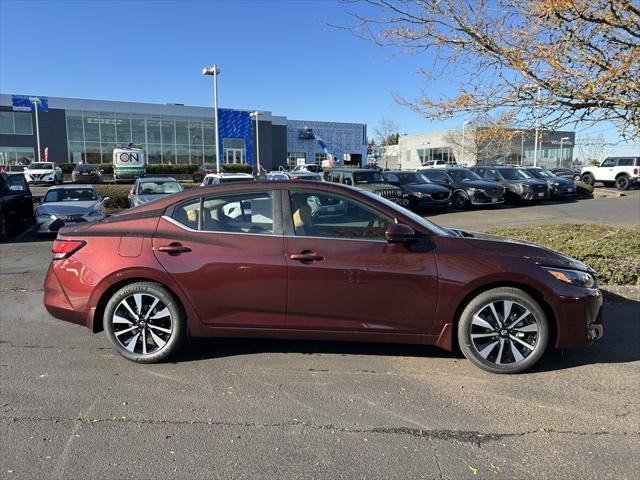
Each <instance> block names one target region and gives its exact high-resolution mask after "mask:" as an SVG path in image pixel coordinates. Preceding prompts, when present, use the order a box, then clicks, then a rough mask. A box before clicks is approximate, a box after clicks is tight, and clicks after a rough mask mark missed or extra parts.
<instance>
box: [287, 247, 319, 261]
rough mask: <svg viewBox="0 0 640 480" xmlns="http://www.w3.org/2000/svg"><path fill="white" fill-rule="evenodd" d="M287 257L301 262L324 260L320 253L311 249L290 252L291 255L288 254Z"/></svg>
mask: <svg viewBox="0 0 640 480" xmlns="http://www.w3.org/2000/svg"><path fill="white" fill-rule="evenodd" d="M289 258H290V259H291V260H298V261H299V262H302V263H305V262H319V261H321V260H324V257H323V256H322V255H318V254H317V253H316V252H314V251H311V250H304V251H302V252H300V253H292V254H291V255H289Z"/></svg>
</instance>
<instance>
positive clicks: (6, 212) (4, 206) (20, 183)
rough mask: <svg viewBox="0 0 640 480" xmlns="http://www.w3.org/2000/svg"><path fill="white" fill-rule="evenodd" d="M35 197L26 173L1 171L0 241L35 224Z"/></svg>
mask: <svg viewBox="0 0 640 480" xmlns="http://www.w3.org/2000/svg"><path fill="white" fill-rule="evenodd" d="M33 218H34V217H33V199H32V197H31V190H30V189H29V184H28V183H27V181H26V179H25V178H24V175H22V174H19V173H17V174H8V173H6V172H2V173H0V241H2V240H6V239H7V238H8V236H9V235H10V233H11V232H12V231H16V230H18V229H20V228H23V227H25V226H27V225H31V224H33Z"/></svg>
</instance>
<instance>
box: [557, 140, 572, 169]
mask: <svg viewBox="0 0 640 480" xmlns="http://www.w3.org/2000/svg"><path fill="white" fill-rule="evenodd" d="M565 140H570V138H569V137H562V138H561V139H560V165H558V166H559V167H562V142H564V141H565Z"/></svg>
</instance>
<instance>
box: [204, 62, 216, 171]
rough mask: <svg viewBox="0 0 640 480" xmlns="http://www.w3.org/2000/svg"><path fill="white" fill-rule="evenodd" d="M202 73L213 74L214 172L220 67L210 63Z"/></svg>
mask: <svg viewBox="0 0 640 480" xmlns="http://www.w3.org/2000/svg"><path fill="white" fill-rule="evenodd" d="M202 74H203V75H213V118H214V128H215V131H216V173H220V130H219V129H218V75H220V67H218V66H217V65H212V66H211V67H204V68H203V69H202Z"/></svg>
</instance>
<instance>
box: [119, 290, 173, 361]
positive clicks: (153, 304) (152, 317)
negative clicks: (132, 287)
mask: <svg viewBox="0 0 640 480" xmlns="http://www.w3.org/2000/svg"><path fill="white" fill-rule="evenodd" d="M111 323H112V327H113V335H114V337H115V339H116V340H117V342H118V343H119V344H120V346H121V347H122V348H124V349H125V350H127V351H129V352H131V353H132V354H135V355H140V356H145V355H151V354H155V353H157V352H159V351H160V350H162V349H163V348H164V347H165V346H166V345H167V343H168V342H169V339H170V338H171V336H172V334H173V327H174V322H173V318H172V316H171V312H170V310H169V308H168V307H167V305H166V304H165V303H164V302H163V301H162V300H161V299H160V298H158V297H156V296H155V295H152V294H150V293H133V294H131V295H129V296H127V297H125V298H124V299H123V300H122V301H121V302H120V303H119V304H118V306H117V307H116V308H115V310H114V312H113V315H112V317H111Z"/></svg>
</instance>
